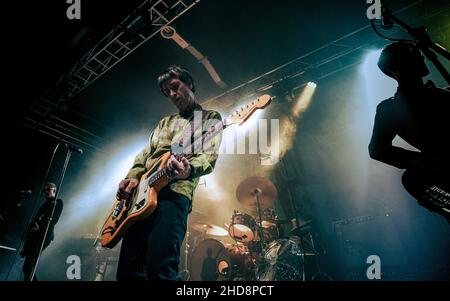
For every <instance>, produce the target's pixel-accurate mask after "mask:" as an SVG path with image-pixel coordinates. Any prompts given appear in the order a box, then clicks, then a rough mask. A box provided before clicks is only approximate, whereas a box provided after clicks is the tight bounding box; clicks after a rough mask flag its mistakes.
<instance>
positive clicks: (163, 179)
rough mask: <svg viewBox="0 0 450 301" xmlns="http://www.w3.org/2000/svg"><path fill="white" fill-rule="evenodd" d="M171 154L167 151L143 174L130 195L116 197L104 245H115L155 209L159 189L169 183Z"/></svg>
mask: <svg viewBox="0 0 450 301" xmlns="http://www.w3.org/2000/svg"><path fill="white" fill-rule="evenodd" d="M170 155H171V153H170V152H167V153H165V154H164V155H163V156H162V157H161V158H160V159H159V160H158V161H157V162H156V163H155V164H154V165H153V166H152V167H151V168H150V169H149V170H148V171H147V172H146V173H145V174H144V175H142V177H141V179H140V181H139V184H138V186H137V187H136V188H135V189H134V191H133V192H132V193H131V194H130V195H129V196H128V197H126V198H125V197H123V198H116V200H115V202H114V205H113V208H112V210H111V213H110V215H109V217H108V219H107V221H106V224H105V226H104V227H103V231H102V238H101V244H102V246H103V247H106V248H113V247H115V246H116V245H117V243H118V242H119V241H120V240H121V239H122V237H123V235H124V233H125V231H126V230H127V229H128V228H129V227H130V226H131V225H132V224H134V223H135V222H136V221H138V220H142V219H145V218H147V217H148V216H150V215H151V214H152V213H153V212H154V211H155V209H156V206H157V204H158V193H159V191H161V189H163V188H164V187H165V186H167V185H168V184H169V176H168V174H167V173H166V172H164V171H165V170H166V169H165V167H166V165H167V161H168V160H169V158H170Z"/></svg>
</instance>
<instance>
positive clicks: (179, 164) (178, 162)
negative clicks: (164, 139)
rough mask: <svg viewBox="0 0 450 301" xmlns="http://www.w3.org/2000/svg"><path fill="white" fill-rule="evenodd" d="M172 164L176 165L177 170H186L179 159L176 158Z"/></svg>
mask: <svg viewBox="0 0 450 301" xmlns="http://www.w3.org/2000/svg"><path fill="white" fill-rule="evenodd" d="M172 164H173V165H174V167H175V169H176V170H183V169H184V165H183V163H181V162H180V161H178V160H177V159H175V158H174V160H173V162H172Z"/></svg>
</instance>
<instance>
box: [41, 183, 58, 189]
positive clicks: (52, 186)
mask: <svg viewBox="0 0 450 301" xmlns="http://www.w3.org/2000/svg"><path fill="white" fill-rule="evenodd" d="M45 187H48V188H51V189H55V190H56V185H55V183H52V182H47V183H45V185H44V189H45Z"/></svg>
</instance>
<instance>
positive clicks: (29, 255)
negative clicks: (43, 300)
mask: <svg viewBox="0 0 450 301" xmlns="http://www.w3.org/2000/svg"><path fill="white" fill-rule="evenodd" d="M51 241H52V238H51V237H50V236H47V239H46V240H45V242H44V246H43V247H42V252H44V250H45V248H47V247H48V245H49V244H50V242H51ZM41 243H42V235H38V234H36V235H31V236H30V237H29V238H28V239H27V241H26V242H25V247H24V252H23V253H22V256H25V262H24V263H23V267H22V271H23V276H24V281H31V274H32V273H33V269H34V267H35V265H36V261H37V259H38V255H39V250H40V248H41ZM33 280H34V281H36V280H37V277H36V274H35V275H34V277H33Z"/></svg>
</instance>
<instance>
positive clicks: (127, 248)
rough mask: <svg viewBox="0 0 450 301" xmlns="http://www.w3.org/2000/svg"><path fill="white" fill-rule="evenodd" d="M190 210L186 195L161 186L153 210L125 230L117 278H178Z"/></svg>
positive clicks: (120, 279)
mask: <svg viewBox="0 0 450 301" xmlns="http://www.w3.org/2000/svg"><path fill="white" fill-rule="evenodd" d="M189 210H190V201H189V199H188V198H186V197H185V196H183V195H180V194H178V193H175V192H172V191H170V190H169V189H167V188H166V189H163V190H162V191H161V192H160V193H159V195H158V206H157V207H156V209H155V211H154V212H153V214H152V215H150V216H149V217H148V218H146V219H145V220H141V221H138V222H136V223H134V224H133V225H132V226H131V227H130V228H129V229H128V231H126V233H125V235H124V237H123V240H122V248H121V250H120V258H119V264H118V268H117V280H119V281H122V280H177V276H178V265H179V263H180V249H181V244H182V243H183V239H184V235H185V234H186V227H187V218H188V215H189Z"/></svg>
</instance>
